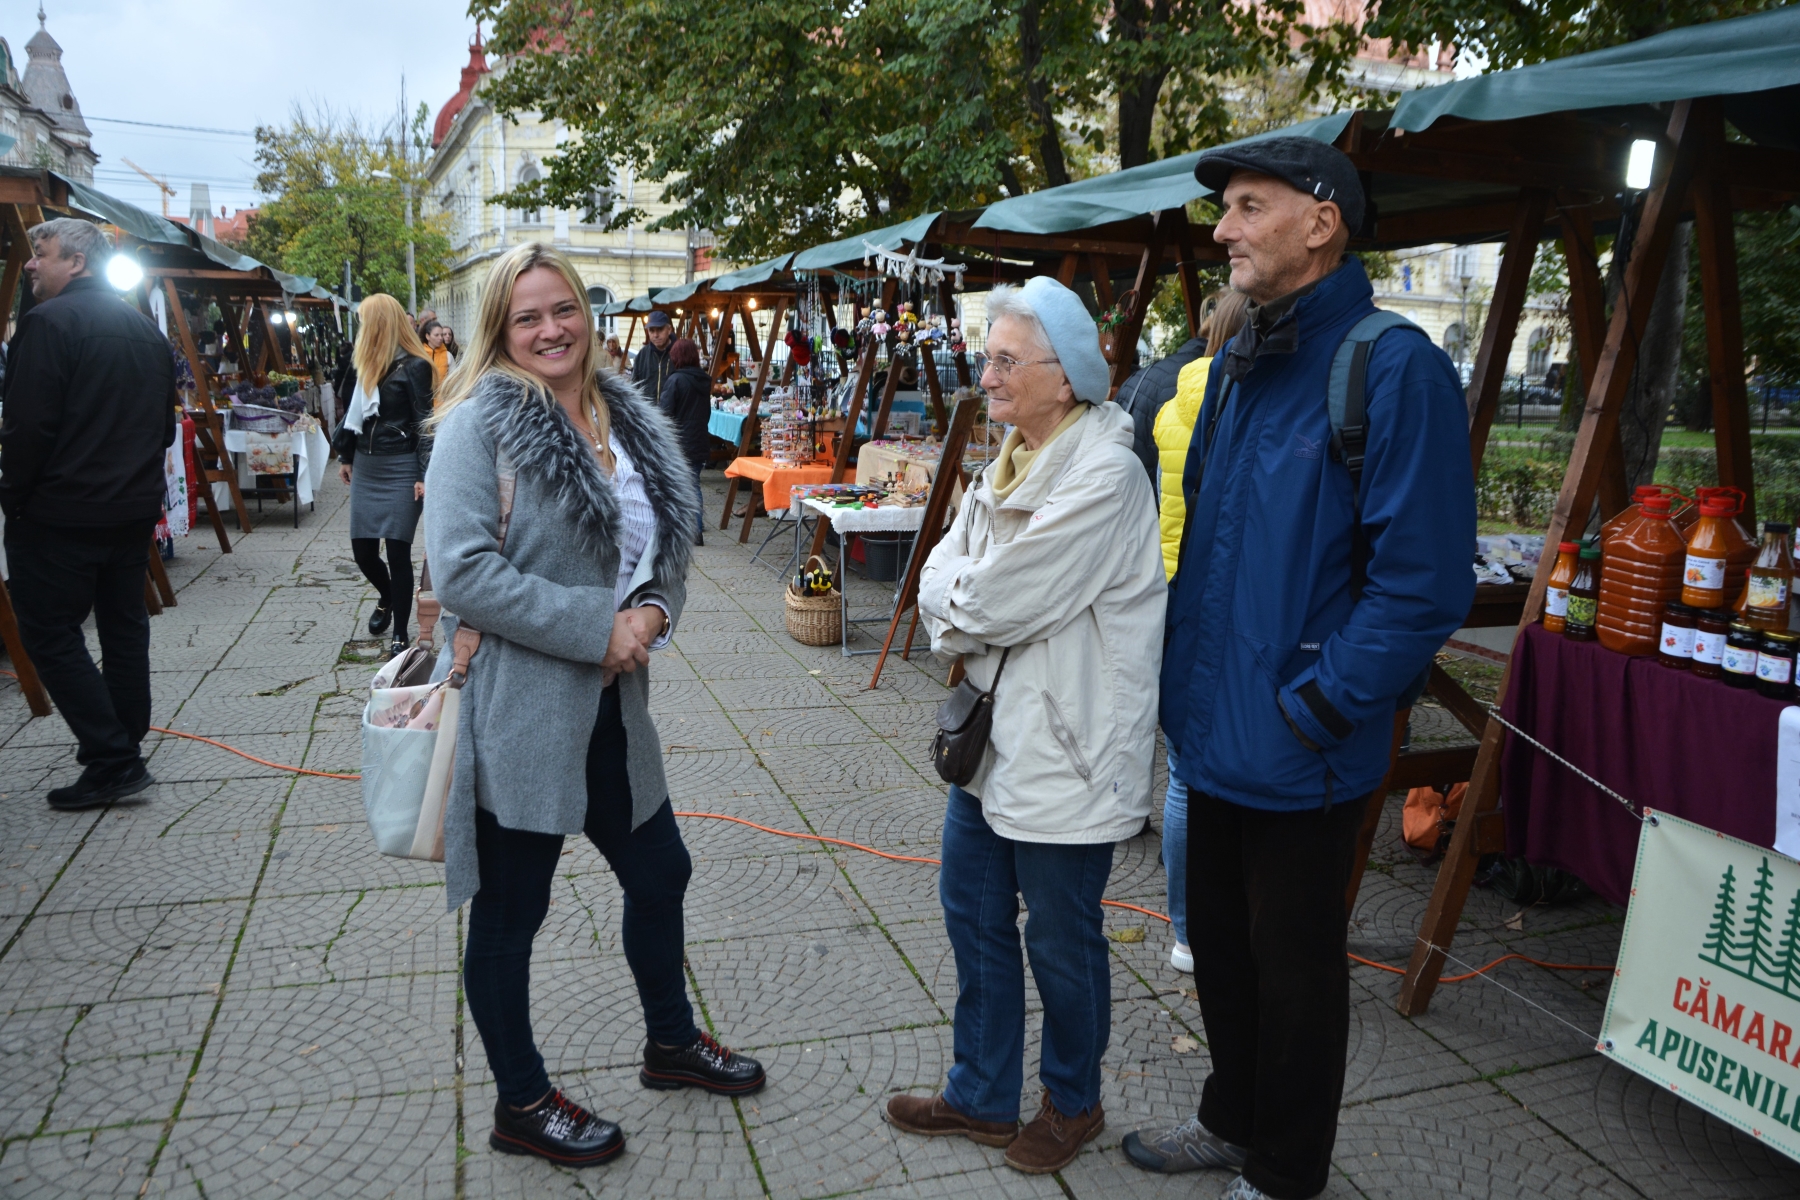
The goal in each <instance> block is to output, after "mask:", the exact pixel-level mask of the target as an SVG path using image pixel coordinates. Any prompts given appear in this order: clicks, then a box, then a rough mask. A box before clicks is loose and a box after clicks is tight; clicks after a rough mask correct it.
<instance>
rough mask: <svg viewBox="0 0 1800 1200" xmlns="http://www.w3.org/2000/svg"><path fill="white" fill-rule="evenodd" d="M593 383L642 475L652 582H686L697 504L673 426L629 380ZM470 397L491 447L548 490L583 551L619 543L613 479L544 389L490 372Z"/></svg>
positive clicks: (609, 377) (613, 378)
mask: <svg viewBox="0 0 1800 1200" xmlns="http://www.w3.org/2000/svg"><path fill="white" fill-rule="evenodd" d="M599 379H600V395H601V396H602V398H604V399H605V401H606V406H607V410H608V412H609V414H610V416H611V420H612V435H613V437H614V438H615V439H616V440H617V441H618V443H619V444H620V445H622V446H623V447H624V449H625V453H626V454H628V455H630V456H631V461H632V463H633V464H634V465H635V466H636V467H637V471H638V474H639V475H641V476H643V479H644V493H645V495H646V496H647V497H648V498H649V500H650V506H651V508H653V509H655V510H656V561H655V563H654V564H653V570H654V572H655V575H656V578H658V579H669V580H673V579H685V578H686V577H687V570H688V562H689V560H690V559H691V558H692V556H693V549H694V524H695V521H696V519H697V518H696V516H695V509H696V508H697V507H698V505H699V498H698V497H697V496H695V495H694V481H693V477H692V475H691V474H690V473H689V472H688V468H687V460H686V458H685V457H683V455H682V452H681V446H680V443H679V442H678V441H677V440H676V437H675V430H674V427H673V426H671V425H670V424H669V421H668V418H666V417H665V416H663V414H662V412H661V410H659V409H658V408H657V407H656V406H655V405H654V404H651V403H650V402H649V401H647V400H645V399H644V397H643V394H642V393H641V392H640V391H639V390H638V389H637V387H636V386H634V385H633V384H631V383H630V382H629V381H627V380H625V379H623V378H619V377H616V376H613V375H609V374H607V373H605V372H602V373H601V374H600V377H599ZM470 399H471V401H473V402H474V403H476V404H478V405H479V406H480V409H479V411H480V412H481V416H482V420H483V421H484V422H485V423H486V425H487V429H488V433H489V435H490V436H491V437H493V439H494V443H495V445H497V446H498V447H499V448H500V449H501V450H502V451H504V452H505V454H506V456H507V457H508V458H510V459H511V460H512V461H513V464H514V466H515V467H516V468H517V469H518V471H519V473H520V474H521V475H526V476H530V477H531V478H533V479H536V480H538V481H539V482H542V483H547V484H549V485H550V486H551V488H552V489H553V491H554V494H555V496H556V500H557V503H558V504H559V505H560V506H561V507H562V509H563V511H564V512H566V513H568V515H569V516H570V517H571V518H572V519H573V520H574V521H575V524H576V527H577V528H578V529H579V530H580V532H581V540H582V548H583V549H594V548H599V547H610V546H616V545H617V544H618V540H619V522H620V519H621V518H620V516H619V500H618V496H617V495H616V494H615V493H614V491H613V486H612V481H611V480H609V479H608V478H607V477H606V475H605V473H604V472H602V471H601V469H600V462H599V460H598V459H597V458H595V457H594V453H593V450H592V449H591V448H590V447H589V445H588V443H587V440H586V439H585V438H583V437H582V436H581V434H580V433H579V432H578V431H577V430H576V428H575V426H574V424H573V422H571V421H570V420H569V417H568V414H566V413H564V412H563V410H562V407H561V406H560V405H558V404H557V403H556V400H555V398H554V397H552V396H551V395H550V393H549V392H548V391H539V390H536V389H532V388H527V387H525V386H524V385H523V384H521V383H519V382H518V381H517V380H515V379H513V378H512V377H511V376H508V375H503V374H500V373H499V372H490V373H489V374H487V375H486V376H484V377H483V378H482V379H481V381H480V382H479V383H477V384H476V385H475V394H474V395H473V396H471V397H470Z"/></svg>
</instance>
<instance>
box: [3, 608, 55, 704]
mask: <svg viewBox="0 0 1800 1200" xmlns="http://www.w3.org/2000/svg"><path fill="white" fill-rule="evenodd" d="M0 643H4V644H5V646H6V656H7V657H8V658H10V659H11V660H12V670H13V674H14V675H17V676H18V677H19V690H20V691H21V692H24V693H25V703H26V704H27V705H29V706H30V707H31V715H32V716H34V717H47V716H49V715H50V693H49V692H47V691H45V690H44V681H43V680H42V679H39V678H38V673H37V668H36V667H34V666H32V665H31V655H29V654H27V653H26V652H25V642H24V639H22V638H20V637H19V619H18V617H16V616H14V615H13V606H12V594H11V593H10V592H8V591H7V590H6V581H5V580H3V579H0Z"/></svg>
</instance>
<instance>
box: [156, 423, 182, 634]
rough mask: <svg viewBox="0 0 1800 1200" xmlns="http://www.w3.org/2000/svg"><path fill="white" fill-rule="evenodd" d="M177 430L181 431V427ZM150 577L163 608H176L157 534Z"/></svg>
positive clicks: (172, 586)
mask: <svg viewBox="0 0 1800 1200" xmlns="http://www.w3.org/2000/svg"><path fill="white" fill-rule="evenodd" d="M176 428H177V431H179V429H180V426H177V427H176ZM149 575H150V582H151V583H153V584H155V585H156V594H157V597H158V598H159V599H160V600H161V601H162V604H163V607H165V608H174V607H175V604H176V600H175V587H174V585H173V584H171V583H170V582H169V568H168V567H167V566H166V565H165V564H164V563H163V559H162V547H161V546H158V545H157V544H156V535H155V534H151V535H150V569H149Z"/></svg>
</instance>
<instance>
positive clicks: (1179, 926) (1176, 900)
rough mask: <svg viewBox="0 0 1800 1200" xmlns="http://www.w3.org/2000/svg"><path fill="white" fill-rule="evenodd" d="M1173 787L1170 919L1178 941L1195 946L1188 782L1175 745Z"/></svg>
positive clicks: (1166, 838)
mask: <svg viewBox="0 0 1800 1200" xmlns="http://www.w3.org/2000/svg"><path fill="white" fill-rule="evenodd" d="M1168 751H1169V790H1168V791H1167V792H1166V793H1164V795H1163V843H1162V858H1163V869H1164V870H1165V871H1166V872H1167V873H1168V876H1169V922H1170V924H1172V925H1174V926H1175V940H1176V941H1177V942H1179V943H1180V944H1181V945H1183V946H1191V945H1193V943H1192V942H1190V941H1188V936H1187V860H1188V853H1187V825H1188V814H1187V792H1188V789H1187V784H1185V783H1183V782H1181V780H1180V779H1178V778H1176V776H1175V747H1173V746H1169V747H1168Z"/></svg>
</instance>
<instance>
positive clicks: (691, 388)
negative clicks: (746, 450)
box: [657, 338, 712, 546]
mask: <svg viewBox="0 0 1800 1200" xmlns="http://www.w3.org/2000/svg"><path fill="white" fill-rule="evenodd" d="M669 369H670V373H669V378H668V382H666V383H664V384H663V389H662V393H661V394H660V395H659V396H658V397H657V404H658V405H659V406H660V407H661V408H662V410H663V412H664V413H666V414H667V415H668V418H669V421H670V422H671V423H672V424H673V425H674V426H675V433H676V436H677V437H679V438H680V439H681V452H682V453H683V454H685V455H686V456H687V464H688V469H689V470H691V471H692V472H693V473H694V490H695V491H699V489H700V473H701V472H702V471H704V470H706V460H707V459H708V458H711V457H712V435H711V434H710V433H708V432H707V431H706V423H707V421H708V420H710V419H711V417H712V377H711V376H709V375H707V373H706V372H705V371H703V370H701V369H700V347H699V346H697V345H695V344H694V343H693V342H692V341H690V340H689V339H687V338H677V339H676V340H675V341H674V342H673V343H672V344H671V345H670V346H669ZM700 507H701V509H704V508H705V507H706V497H705V495H704V494H702V495H701V498H700ZM705 536H706V516H705V513H704V512H699V513H697V515H696V527H695V529H694V544H695V545H696V546H703V545H705V544H706V542H705Z"/></svg>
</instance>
